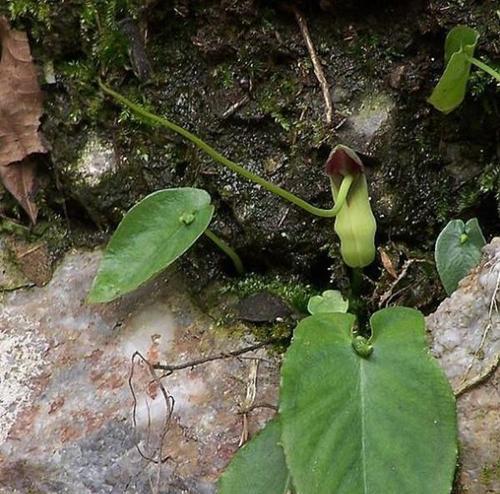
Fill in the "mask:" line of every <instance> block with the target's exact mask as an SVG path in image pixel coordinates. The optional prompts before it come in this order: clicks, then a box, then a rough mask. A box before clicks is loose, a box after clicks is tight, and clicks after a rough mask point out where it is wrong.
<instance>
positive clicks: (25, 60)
mask: <svg viewBox="0 0 500 494" xmlns="http://www.w3.org/2000/svg"><path fill="white" fill-rule="evenodd" d="M0 44H1V47H2V56H1V60H0V179H1V180H2V182H3V184H4V186H5V188H6V189H7V190H8V191H9V192H10V193H11V194H12V195H13V196H14V197H15V198H16V199H17V200H18V201H19V203H20V204H21V206H22V207H23V208H24V210H25V211H26V212H27V213H28V215H29V217H30V219H31V221H32V222H33V223H35V221H36V216H37V212H38V209H37V206H36V204H35V202H34V199H33V198H34V195H35V191H36V175H35V163H34V161H33V160H31V159H29V158H28V157H29V156H30V155H31V154H34V153H45V152H47V149H46V147H45V144H44V143H43V140H42V136H41V134H40V132H39V130H38V128H39V126H40V117H41V116H42V111H43V108H42V102H43V94H42V91H41V89H40V86H39V85H38V78H37V71H36V67H35V65H34V63H33V59H32V57H31V51H30V46H29V41H28V37H27V35H26V33H24V32H21V31H16V30H14V29H11V28H10V25H9V23H8V21H7V19H6V18H5V17H0Z"/></svg>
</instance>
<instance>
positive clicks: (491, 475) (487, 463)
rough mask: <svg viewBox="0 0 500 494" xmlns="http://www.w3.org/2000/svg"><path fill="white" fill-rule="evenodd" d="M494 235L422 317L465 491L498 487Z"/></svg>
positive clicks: (498, 271) (498, 260)
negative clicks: (451, 409)
mask: <svg viewBox="0 0 500 494" xmlns="http://www.w3.org/2000/svg"><path fill="white" fill-rule="evenodd" d="M499 287H500V238H495V239H493V241H492V242H491V243H490V244H488V245H487V246H486V247H485V248H484V257H483V260H482V262H481V264H480V265H479V266H478V267H477V268H476V269H474V270H473V271H472V272H471V274H470V275H469V276H467V277H466V278H464V279H463V280H462V281H461V282H460V285H459V288H458V289H457V290H456V291H455V292H454V293H453V294H452V295H451V297H449V298H447V299H446V300H444V301H443V303H442V304H441V305H440V306H439V308H438V309H437V310H436V312H435V313H434V314H432V315H430V316H429V317H427V327H428V330H429V334H430V338H431V341H432V343H431V347H432V352H433V354H434V355H435V356H436V357H437V358H438V359H439V361H440V363H441V365H442V367H443V369H444V371H445V373H446V375H447V376H448V379H449V380H450V382H451V385H452V387H453V389H454V391H455V393H456V394H457V395H458V399H457V406H458V418H459V431H460V442H461V457H460V459H461V469H460V483H461V487H462V489H463V492H466V493H468V494H489V493H493V492H499V491H500V478H499V477H498V458H499V457H500V442H499V437H498V431H499V430H500V412H499V408H498V397H499V394H498V375H499V373H498V362H499V355H500V313H499V311H498V303H499V302H500V289H499Z"/></svg>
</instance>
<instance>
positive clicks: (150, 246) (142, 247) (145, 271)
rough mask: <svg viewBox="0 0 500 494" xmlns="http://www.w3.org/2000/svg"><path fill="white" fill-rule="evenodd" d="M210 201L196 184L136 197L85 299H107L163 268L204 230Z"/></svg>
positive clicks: (210, 210) (207, 195)
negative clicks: (136, 200) (195, 186)
mask: <svg viewBox="0 0 500 494" xmlns="http://www.w3.org/2000/svg"><path fill="white" fill-rule="evenodd" d="M213 212H214V207H213V206H212V205H211V204H210V195H209V194H208V193H207V192H206V191H204V190H201V189H193V188H188V187H186V188H179V189H166V190H160V191H158V192H154V193H153V194H151V195H149V196H147V197H145V198H144V199H143V200H142V201H140V202H139V203H137V204H136V205H135V206H134V207H133V208H132V209H131V210H130V211H129V212H128V213H127V214H126V215H125V217H124V218H123V220H122V221H121V223H120V224H119V225H118V228H117V229H116V231H115V233H114V234H113V236H112V237H111V240H110V241H109V244H108V246H107V248H106V252H105V253H104V257H103V259H102V261H101V264H100V266H99V270H98V272H97V276H96V277H95V279H94V283H93V284H92V288H91V290H90V294H89V296H88V301H89V302H91V303H96V302H109V301H110V300H113V299H115V298H117V297H120V296H121V295H123V294H125V293H128V292H131V291H132V290H134V289H136V288H137V287H138V286H140V285H141V284H142V283H144V282H145V281H147V280H149V279H150V278H151V277H153V276H154V275H155V274H157V273H159V272H160V271H162V270H163V269H165V268H166V267H167V266H168V265H169V264H171V263H172V262H174V261H175V260H176V259H177V258H178V257H179V256H181V255H182V254H183V253H184V252H186V250H188V249H189V247H191V245H193V243H194V242H195V241H196V239H197V238H198V237H199V236H200V235H201V234H202V233H203V232H204V231H205V229H206V228H207V226H208V224H209V223H210V220H211V219H212V215H213Z"/></svg>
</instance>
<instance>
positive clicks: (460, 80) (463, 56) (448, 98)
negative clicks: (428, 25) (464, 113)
mask: <svg viewBox="0 0 500 494" xmlns="http://www.w3.org/2000/svg"><path fill="white" fill-rule="evenodd" d="M478 39H479V33H478V32H477V31H476V30H475V29H472V28H470V27H467V26H456V27H454V28H453V29H452V30H451V31H450V32H449V33H448V36H447V37H446V42H445V47H444V58H445V64H446V68H445V70H444V72H443V75H442V76H441V79H439V82H438V83H437V86H436V87H435V88H434V91H433V92H432V94H431V96H430V97H429V99H428V101H429V103H431V104H432V105H433V106H434V107H435V108H436V109H438V110H439V111H441V112H443V113H449V112H451V111H453V110H454V109H455V108H457V107H458V106H459V105H460V104H461V103H462V101H463V100H464V97H465V92H466V90H467V81H468V80H469V75H470V70H471V61H470V59H471V58H472V57H473V56H474V50H475V48H476V45H477V41H478Z"/></svg>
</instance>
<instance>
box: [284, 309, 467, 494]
mask: <svg viewBox="0 0 500 494" xmlns="http://www.w3.org/2000/svg"><path fill="white" fill-rule="evenodd" d="M354 321H355V319H354V316H352V315H350V314H338V313H337V314H319V315H316V316H311V317H308V318H307V319H304V320H303V321H301V322H300V324H299V325H298V327H297V329H296V331H295V336H294V339H293V342H292V344H291V346H290V348H289V350H288V352H287V354H286V357H285V361H284V363H283V367H282V385H281V406H280V415H281V425H282V442H283V447H284V450H285V456H286V460H287V464H288V468H289V469H290V472H291V474H292V479H293V483H294V486H295V488H296V490H297V492H298V494H448V493H449V492H450V490H451V485H452V480H453V473H454V470H455V461H456V455H457V430H456V416H455V401H454V397H453V393H452V391H451V388H450V385H449V384H448V382H447V380H446V378H445V376H444V374H443V372H442V371H441V369H440V368H439V367H438V365H437V363H436V362H435V361H434V360H433V359H432V358H431V356H430V355H429V353H428V351H427V348H426V341H425V330H424V318H423V316H422V314H421V313H420V312H418V311H416V310H413V309H407V308H402V307H398V308H389V309H384V310H381V311H379V312H377V313H376V314H374V315H373V316H372V318H371V321H370V322H371V327H372V338H371V340H370V343H371V345H373V351H372V352H370V351H364V350H367V348H368V345H364V348H363V351H362V352H360V353H362V354H363V355H364V357H361V356H360V355H359V354H358V353H357V352H356V351H355V350H354V346H356V347H357V346H358V345H357V343H359V339H358V340H353V337H352V331H351V329H352V326H353V324H354ZM358 338H359V337H358ZM353 343H356V344H355V345H353ZM362 346H363V345H362Z"/></svg>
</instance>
